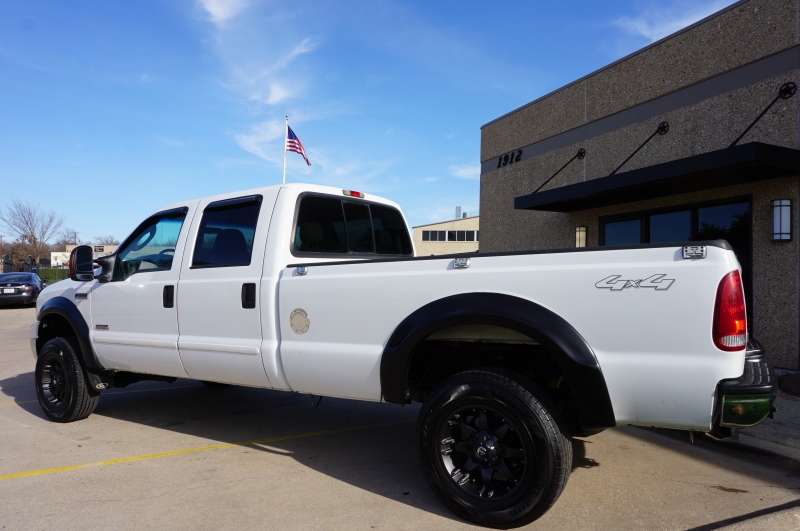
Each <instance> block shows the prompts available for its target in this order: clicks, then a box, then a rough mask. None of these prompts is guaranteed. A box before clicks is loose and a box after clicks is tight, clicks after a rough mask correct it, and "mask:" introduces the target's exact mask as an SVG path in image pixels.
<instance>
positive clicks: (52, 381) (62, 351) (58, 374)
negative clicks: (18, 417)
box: [34, 337, 100, 422]
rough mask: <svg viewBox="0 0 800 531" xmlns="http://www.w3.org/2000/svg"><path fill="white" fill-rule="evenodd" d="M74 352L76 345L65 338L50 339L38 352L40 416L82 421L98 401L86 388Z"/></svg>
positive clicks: (79, 362) (37, 388) (88, 388)
mask: <svg viewBox="0 0 800 531" xmlns="http://www.w3.org/2000/svg"><path fill="white" fill-rule="evenodd" d="M78 351H79V347H78V345H77V343H76V342H75V341H74V340H73V339H72V338H66V337H56V338H53V339H51V340H50V341H48V342H47V343H45V344H44V346H42V349H41V350H40V351H39V358H38V359H37V361H36V371H35V373H34V374H35V379H36V397H37V398H38V399H39V405H40V406H41V407H42V411H44V414H45V415H47V416H48V418H49V419H50V420H53V421H55V422H73V421H75V420H81V419H85V418H86V417H88V416H89V415H91V414H92V412H93V411H94V410H95V408H96V407H97V402H98V401H99V400H100V395H99V393H97V392H96V391H94V390H92V389H91V388H90V387H89V385H88V381H87V380H86V376H85V374H84V372H83V366H82V364H81V360H80V357H79V355H78Z"/></svg>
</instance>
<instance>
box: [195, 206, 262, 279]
mask: <svg viewBox="0 0 800 531" xmlns="http://www.w3.org/2000/svg"><path fill="white" fill-rule="evenodd" d="M248 203H256V204H258V205H259V207H258V215H257V216H256V224H255V227H253V239H254V240H253V248H255V235H256V231H257V230H258V220H259V219H261V209H262V208H263V207H264V196H262V195H261V194H254V195H246V196H242V197H232V198H230V199H220V200H219V201H212V202H211V203H208V204H207V205H206V206H204V207H203V212H202V214H201V215H200V223H199V224H198V225H197V233H196V234H195V235H194V244H193V245H192V256H191V259H190V261H189V269H216V268H220V267H250V265H252V263H253V249H250V259H249V260H248V261H247V263H246V264H225V265H217V264H201V265H194V258H195V253H196V252H197V239H198V238H199V237H200V229H201V228H202V227H203V222H204V221H205V215H206V212H208V210H209V209H214V210H216V209H219V208H228V207H232V206H236V205H244V204H248Z"/></svg>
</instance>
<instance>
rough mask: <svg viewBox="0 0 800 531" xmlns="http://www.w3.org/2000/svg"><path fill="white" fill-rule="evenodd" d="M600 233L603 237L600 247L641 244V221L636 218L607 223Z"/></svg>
mask: <svg viewBox="0 0 800 531" xmlns="http://www.w3.org/2000/svg"><path fill="white" fill-rule="evenodd" d="M602 233H603V234H604V235H605V241H604V242H603V243H602V244H601V245H629V244H632V243H641V241H642V220H641V219H639V218H636V219H625V220H620V221H609V222H607V223H606V224H605V227H604V230H603V231H602Z"/></svg>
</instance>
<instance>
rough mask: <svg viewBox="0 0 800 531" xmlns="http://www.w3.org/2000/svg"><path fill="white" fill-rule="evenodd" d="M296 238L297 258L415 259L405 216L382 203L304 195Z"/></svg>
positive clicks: (297, 215)
mask: <svg viewBox="0 0 800 531" xmlns="http://www.w3.org/2000/svg"><path fill="white" fill-rule="evenodd" d="M296 220H297V221H296V223H295V226H294V234H293V238H292V248H291V251H292V254H293V255H295V256H309V257H311V256H314V257H331V258H332V257H335V256H339V257H347V258H357V257H364V258H367V257H369V256H373V257H375V256H382V255H387V256H411V255H412V254H413V250H412V246H411V238H410V237H409V234H408V228H407V227H406V224H405V220H404V219H403V216H402V214H400V212H399V211H398V210H397V209H396V208H393V207H390V206H387V205H382V204H380V203H370V202H368V201H358V200H352V199H349V198H347V199H342V198H338V197H332V196H326V195H317V194H303V195H301V197H300V199H299V201H298V207H297V214H296Z"/></svg>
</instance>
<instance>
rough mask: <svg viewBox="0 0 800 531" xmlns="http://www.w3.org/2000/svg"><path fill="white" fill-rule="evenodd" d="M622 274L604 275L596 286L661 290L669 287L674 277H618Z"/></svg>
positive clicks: (620, 289) (611, 288) (613, 289)
mask: <svg viewBox="0 0 800 531" xmlns="http://www.w3.org/2000/svg"><path fill="white" fill-rule="evenodd" d="M621 276H622V275H611V276H610V277H606V278H604V279H603V280H601V281H600V282H598V283H597V284H595V287H596V288H600V289H610V290H611V291H622V290H624V289H625V288H655V289H656V290H659V291H663V290H665V289H669V287H670V286H671V285H672V283H673V282H675V279H674V278H664V277H665V276H667V275H651V276H649V277H647V278H644V279H639V280H629V279H625V278H620V277H621Z"/></svg>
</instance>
